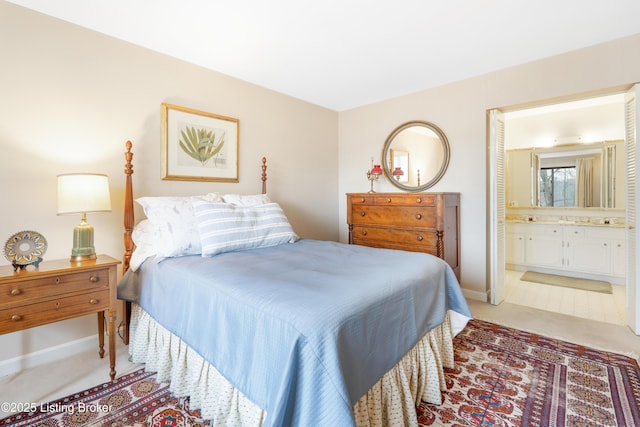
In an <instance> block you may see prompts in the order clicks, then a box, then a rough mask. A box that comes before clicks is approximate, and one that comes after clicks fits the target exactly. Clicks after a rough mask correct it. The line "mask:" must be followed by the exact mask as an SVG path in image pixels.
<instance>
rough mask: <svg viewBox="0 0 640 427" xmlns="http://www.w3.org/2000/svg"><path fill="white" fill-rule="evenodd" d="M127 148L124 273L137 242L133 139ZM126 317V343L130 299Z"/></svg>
mask: <svg viewBox="0 0 640 427" xmlns="http://www.w3.org/2000/svg"><path fill="white" fill-rule="evenodd" d="M125 146H126V149H127V151H125V153H124V159H125V164H124V174H125V187H124V255H123V258H122V274H124V273H126V272H127V270H129V264H130V262H131V254H133V250H134V249H135V244H134V243H133V238H132V234H133V227H134V225H135V216H134V212H133V180H132V178H131V176H132V175H133V163H132V160H133V153H132V152H131V148H132V147H133V143H132V142H131V141H127V142H126V144H125ZM261 180H262V194H267V159H266V157H263V158H262V175H261ZM124 317H125V321H124V322H123V334H122V340H123V341H124V343H125V344H129V321H130V320H131V303H130V302H128V301H125V302H124Z"/></svg>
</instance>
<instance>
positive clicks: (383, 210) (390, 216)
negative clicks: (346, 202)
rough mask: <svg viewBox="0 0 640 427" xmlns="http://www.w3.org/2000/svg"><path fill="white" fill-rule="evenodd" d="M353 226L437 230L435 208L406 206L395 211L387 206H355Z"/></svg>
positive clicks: (353, 208)
mask: <svg viewBox="0 0 640 427" xmlns="http://www.w3.org/2000/svg"><path fill="white" fill-rule="evenodd" d="M351 221H352V224H359V225H364V224H369V225H387V226H389V225H391V226H394V227H413V228H422V229H425V228H428V229H435V226H436V216H435V208H432V207H428V206H426V207H420V206H406V207H403V209H393V208H390V207H387V206H377V205H375V206H369V205H358V206H355V205H354V206H353V207H352V211H351Z"/></svg>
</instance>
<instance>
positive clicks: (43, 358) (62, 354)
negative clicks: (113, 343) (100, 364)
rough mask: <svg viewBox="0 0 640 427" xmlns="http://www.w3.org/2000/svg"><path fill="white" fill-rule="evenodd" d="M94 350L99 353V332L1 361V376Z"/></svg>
mask: <svg viewBox="0 0 640 427" xmlns="http://www.w3.org/2000/svg"><path fill="white" fill-rule="evenodd" d="M105 344H106V343H105ZM92 350H95V352H96V354H97V353H98V335H97V334H96V335H90V336H88V337H84V338H80V339H77V340H74V341H69V342H67V343H64V344H60V345H56V346H53V347H48V348H45V349H42V350H38V351H34V352H33V353H29V354H23V355H21V356H17V357H14V358H11V359H7V360H3V361H0V377H4V376H6V375H12V374H16V373H18V372H20V371H21V370H23V369H28V368H33V367H36V366H40V365H43V364H45V363H51V362H55V361H57V360H61V359H64V358H67V357H70V356H74V355H76V354H78V353H82V352H85V351H92Z"/></svg>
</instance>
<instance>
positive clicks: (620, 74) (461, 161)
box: [338, 35, 640, 297]
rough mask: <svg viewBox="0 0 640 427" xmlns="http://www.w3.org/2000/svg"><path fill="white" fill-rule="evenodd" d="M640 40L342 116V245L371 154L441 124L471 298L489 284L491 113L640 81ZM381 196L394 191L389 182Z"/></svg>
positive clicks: (442, 187) (381, 185)
mask: <svg viewBox="0 0 640 427" xmlns="http://www.w3.org/2000/svg"><path fill="white" fill-rule="evenodd" d="M638 52H640V35H636V36H633V37H629V38H625V39H620V40H617V41H614V42H611V43H607V44H603V45H599V46H595V47H591V48H587V49H582V50H579V51H575V52H571V53H568V54H564V55H560V56H556V57H551V58H547V59H544V60H540V61H536V62H533V63H529V64H525V65H522V66H518V67H513V68H509V69H505V70H501V71H498V72H494V73H490V74H486V75H482V76H479V77H475V78H471V79H467V80H463V81H459V82H455V83H452V84H448V85H445V86H441V87H437V88H433V89H429V90H425V91H422V92H418V93H414V94H410V95H407V96H402V97H399V98H395V99H390V100H386V101H383V102H379V103H375V104H371V105H367V106H364V107H361V108H356V109H353V110H350V111H345V112H342V113H341V114H340V150H339V151H340V154H339V156H340V158H339V165H340V166H339V174H340V176H339V194H338V199H339V209H340V218H339V221H340V240H341V241H347V238H348V232H347V227H346V208H345V205H346V198H345V196H344V194H345V193H348V192H359V191H367V190H368V188H369V187H368V181H367V179H366V176H365V172H366V170H367V168H369V167H370V162H371V157H372V156H373V157H374V158H375V160H376V163H380V157H381V149H382V146H383V144H384V142H385V140H386V138H387V136H388V135H389V133H391V131H392V130H393V129H394V128H395V127H396V126H398V125H400V124H401V123H403V122H406V121H409V120H426V121H430V122H432V123H434V124H436V125H437V126H438V127H440V128H441V129H442V130H443V132H444V133H445V135H446V136H447V138H448V140H449V143H450V145H451V161H450V164H449V168H448V170H447V172H446V174H445V175H444V177H443V179H442V180H441V181H440V182H439V183H438V184H437V185H436V186H435V187H433V188H432V189H431V190H432V191H459V192H460V193H461V230H460V231H461V243H462V255H461V257H462V259H461V282H462V287H463V289H464V290H465V291H466V294H467V295H468V296H473V297H483V296H484V295H485V292H486V286H487V262H488V259H487V252H488V248H487V218H488V208H487V197H488V195H487V188H488V184H487V183H488V181H487V178H486V177H487V163H486V162H487V151H488V150H487V137H486V133H487V126H486V111H487V110H489V109H492V108H504V107H513V106H517V105H524V104H530V103H536V102H541V101H543V100H549V99H556V100H558V99H563V98H564V99H566V98H568V97H574V96H577V95H580V94H583V95H585V94H588V93H590V94H593V93H594V92H599V91H602V90H604V89H612V88H616V89H617V90H621V88H622V87H628V86H629V85H630V84H632V83H635V82H640V56H639V55H638V54H637V53H638ZM375 189H376V190H377V191H394V190H395V187H393V186H392V185H391V184H390V183H389V182H388V181H386V180H382V182H378V183H376V184H375Z"/></svg>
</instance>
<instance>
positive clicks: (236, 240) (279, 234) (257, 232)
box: [191, 197, 298, 256]
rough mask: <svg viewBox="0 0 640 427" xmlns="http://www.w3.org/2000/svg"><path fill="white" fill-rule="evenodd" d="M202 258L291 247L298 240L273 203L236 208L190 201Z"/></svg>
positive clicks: (196, 198)
mask: <svg viewBox="0 0 640 427" xmlns="http://www.w3.org/2000/svg"><path fill="white" fill-rule="evenodd" d="M191 200H192V202H193V209H194V211H195V215H196V220H197V222H198V230H199V231H200V241H201V242H202V256H214V255H217V254H220V253H223V252H232V251H242V250H247V249H253V248H261V247H267V246H275V245H281V244H284V243H294V242H296V241H297V240H298V236H297V235H296V234H295V233H294V232H293V229H292V228H291V224H289V220H288V219H287V217H286V216H285V214H284V212H283V211H282V209H281V208H280V205H278V204H277V203H265V204H261V205H255V206H237V205H232V204H229V203H215V202H209V201H207V200H206V199H203V198H202V197H192V198H191Z"/></svg>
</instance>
